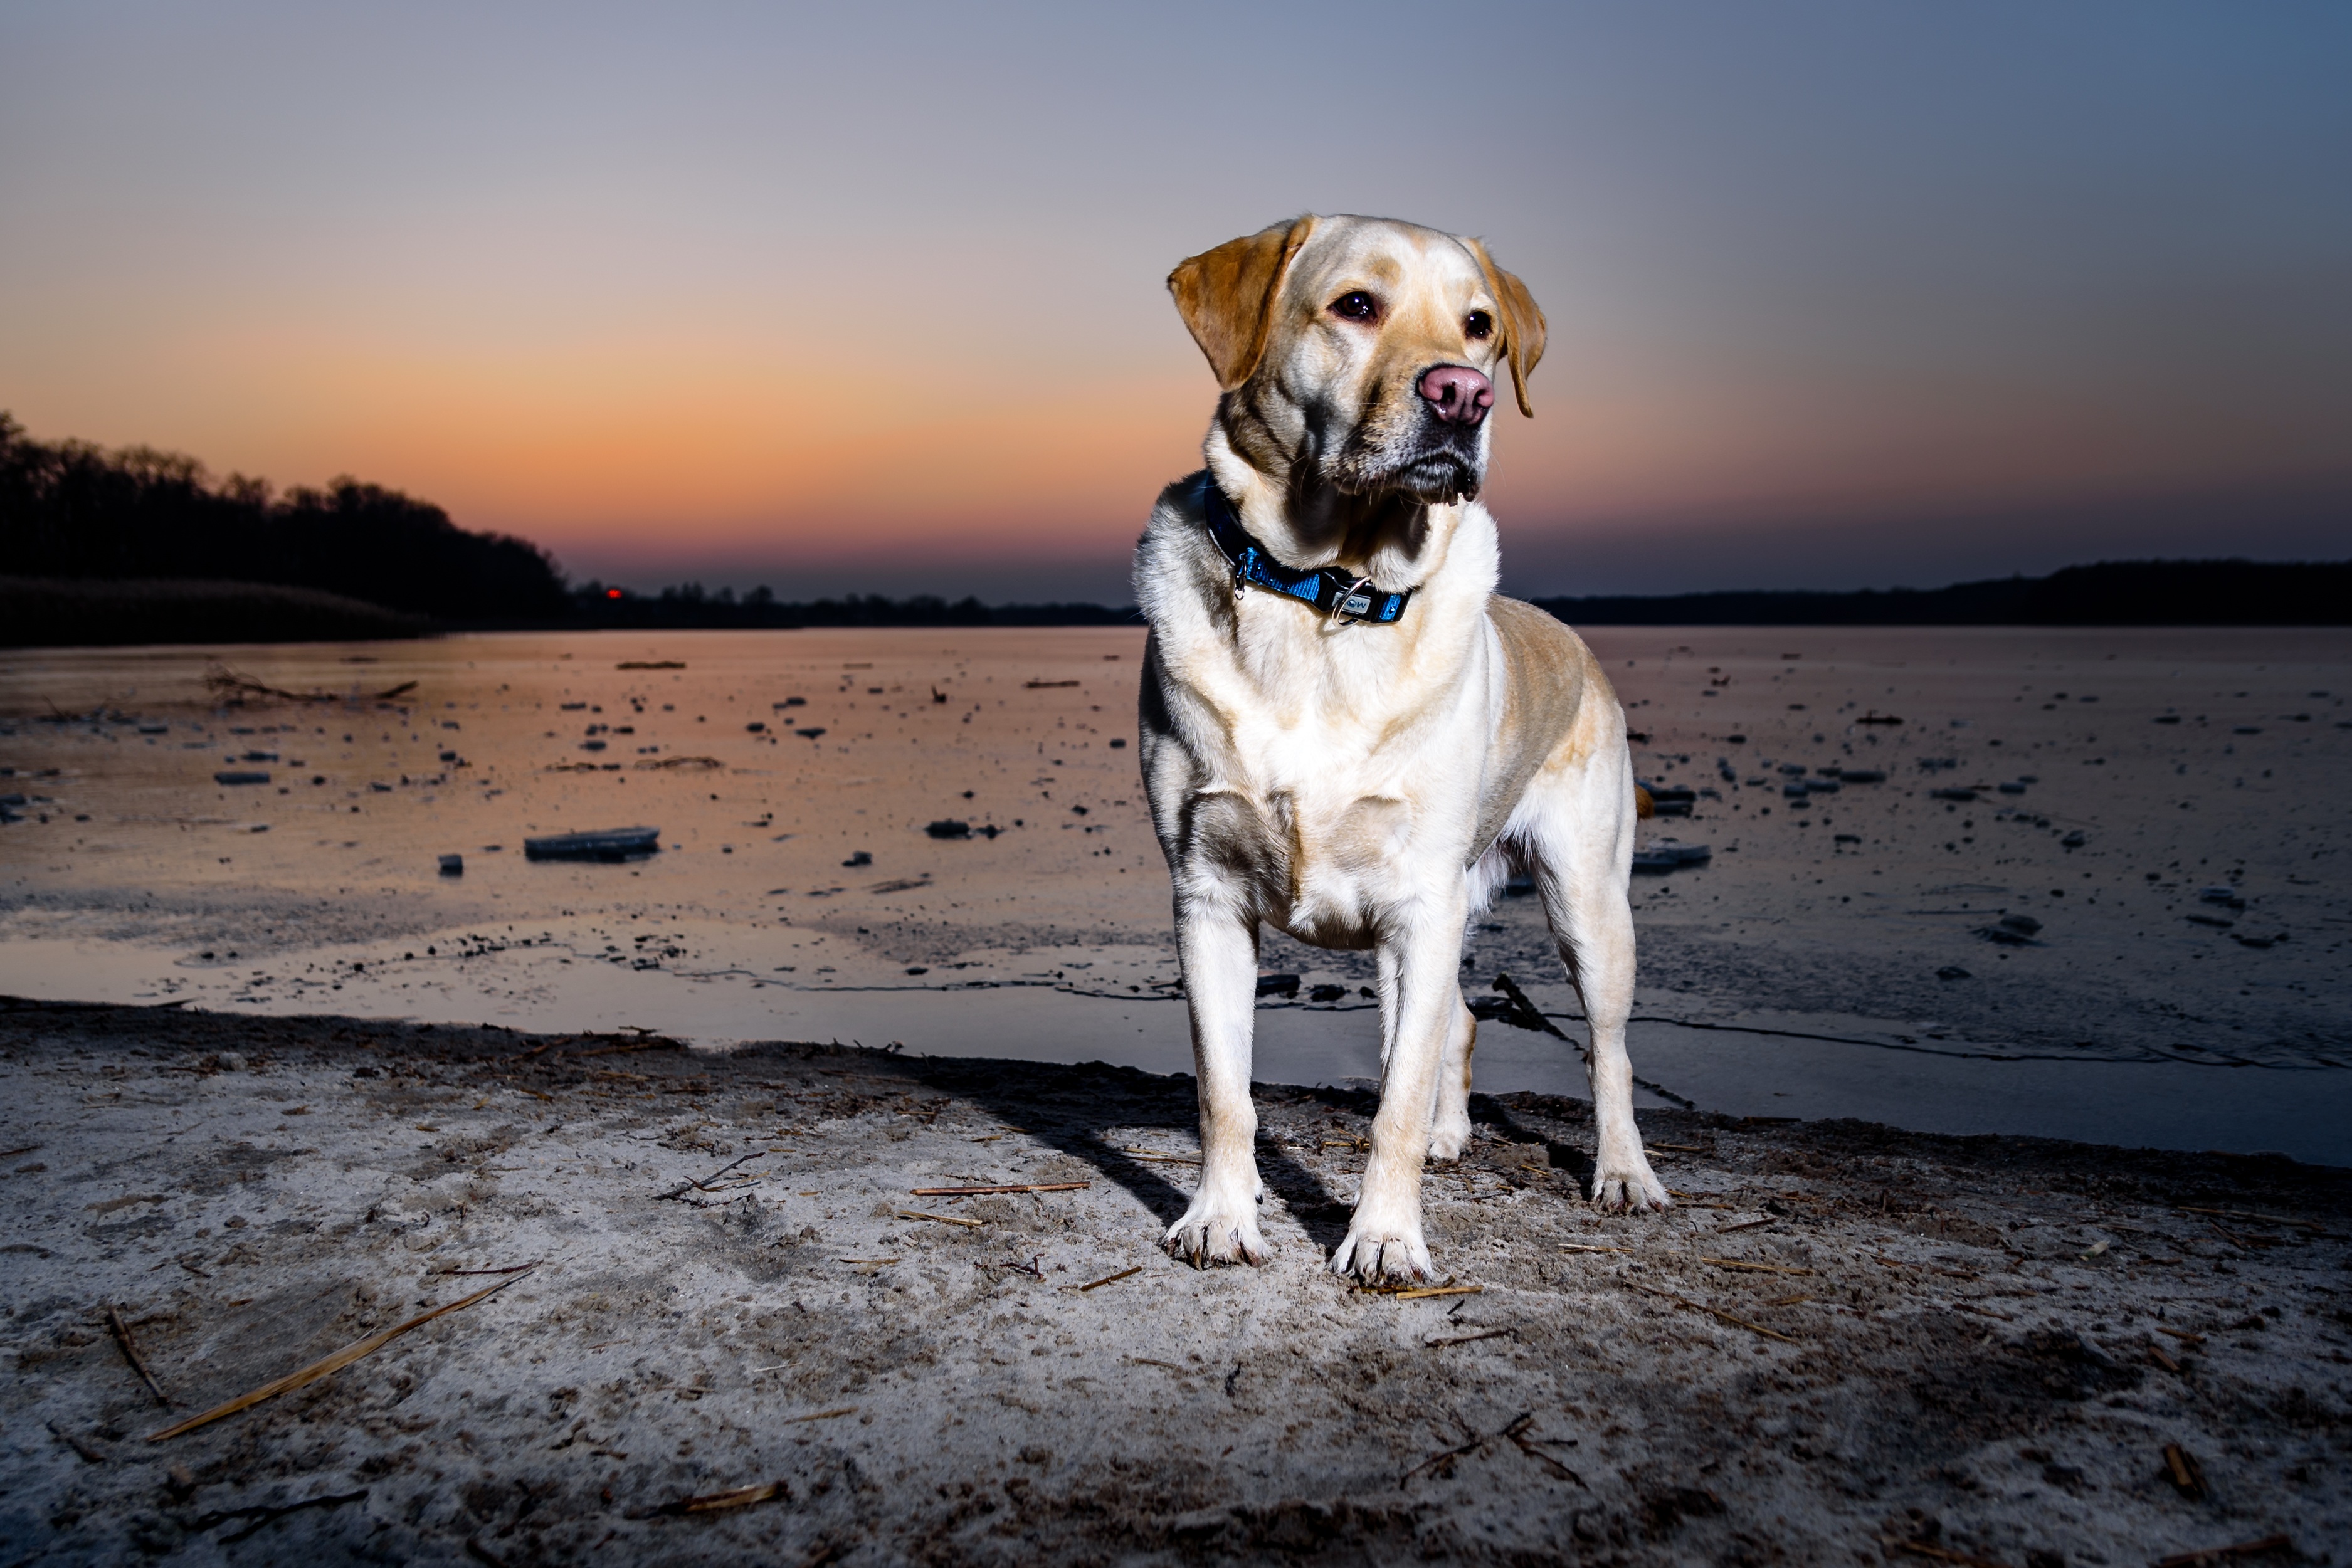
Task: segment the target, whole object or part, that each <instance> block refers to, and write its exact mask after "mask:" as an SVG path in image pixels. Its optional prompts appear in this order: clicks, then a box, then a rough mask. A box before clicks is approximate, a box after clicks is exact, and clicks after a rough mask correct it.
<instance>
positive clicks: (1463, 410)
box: [1417, 365, 1495, 424]
mask: <svg viewBox="0 0 2352 1568" xmlns="http://www.w3.org/2000/svg"><path fill="white" fill-rule="evenodd" d="M1417 390H1418V391H1419V392H1421V395H1422V396H1423V397H1424V398H1427V399H1428V400H1429V406H1430V411H1431V412H1432V413H1435V414H1436V415H1437V417H1438V418H1440V419H1442V420H1444V421H1445V422H1446V423H1448V424H1475V423H1478V422H1479V421H1480V420H1482V419H1484V418H1486V411H1487V410H1488V409H1490V408H1492V407H1494V406H1495V383H1494V382H1490V381H1488V380H1487V379H1486V377H1485V376H1482V375H1480V374H1479V373H1478V372H1477V371H1474V370H1472V369H1471V368H1470V367H1469V366H1467V365H1440V366H1438V367H1437V368H1436V369H1435V370H1433V371H1426V372H1424V373H1423V376H1422V378H1421V383H1420V386H1419V388H1418V389H1417Z"/></svg>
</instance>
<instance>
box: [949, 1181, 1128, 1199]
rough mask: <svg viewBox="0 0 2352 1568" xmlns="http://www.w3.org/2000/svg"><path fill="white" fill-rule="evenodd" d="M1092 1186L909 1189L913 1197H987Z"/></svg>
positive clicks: (1053, 1183) (1052, 1183) (1029, 1184)
mask: <svg viewBox="0 0 2352 1568" xmlns="http://www.w3.org/2000/svg"><path fill="white" fill-rule="evenodd" d="M1090 1186H1094V1183H1092V1182H1090V1181H1029V1182H1013V1183H1011V1184H1009V1185H1007V1186H918V1187H909V1188H908V1189H907V1190H908V1196H909V1197H990V1196H991V1195H992V1194H996V1193H1004V1192H1079V1191H1082V1190H1084V1189H1085V1188H1087V1187H1090Z"/></svg>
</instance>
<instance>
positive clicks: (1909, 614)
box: [1535, 560, 2352, 626]
mask: <svg viewBox="0 0 2352 1568" xmlns="http://www.w3.org/2000/svg"><path fill="white" fill-rule="evenodd" d="M1535 603H1536V604H1537V605H1538V606H1540V607H1541V608H1542V609H1545V610H1548V611H1549V612H1551V613H1552V614H1554V615H1556V616H1558V617H1559V619H1560V620H1562V621H1565V622H1569V623H1570V624H1571V625H1577V626H2343V625H2352V561H2256V560H2110V561H2101V562H2099V563H2098V564H2096V565H2095V566H2070V567H2067V568H2065V569H2064V570H2060V571H2053V572H2052V573H2051V574H2050V575H2049V576H2048V577H2004V578H1994V579H1990V580H1986V581H1982V582H1958V583H1954V584H1953V585H1952V586H1951V587H1949V588H1928V589H1914V588H1890V589H1886V590H1884V591H1882V590H1879V589H1864V590H1862V591H1859V592H1854V593H1812V592H1801V591H1771V592H1727V593H1675V594H1661V595H1633V594H1618V595H1608V596H1601V597H1594V598H1589V599H1538V600H1537V601H1535Z"/></svg>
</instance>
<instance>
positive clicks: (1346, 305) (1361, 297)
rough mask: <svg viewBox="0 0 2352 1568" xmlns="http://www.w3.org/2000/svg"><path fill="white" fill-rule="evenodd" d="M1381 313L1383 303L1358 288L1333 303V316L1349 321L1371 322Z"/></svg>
mask: <svg viewBox="0 0 2352 1568" xmlns="http://www.w3.org/2000/svg"><path fill="white" fill-rule="evenodd" d="M1380 313H1381V302H1380V301H1379V300H1377V299H1375V298H1372V297H1371V296H1370V295H1369V294H1367V293H1365V292H1364V291H1363V290H1362V289H1360V288H1358V289H1355V290H1352V291H1351V292H1349V293H1346V294H1342V295H1341V296H1339V298H1337V299H1334V300H1333V301H1331V314H1332V315H1334V316H1338V317H1341V318H1343V319H1347V320H1349V321H1370V320H1371V319H1373V318H1375V317H1377V316H1378V315H1379V314H1380Z"/></svg>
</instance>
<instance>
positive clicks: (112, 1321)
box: [106, 1305, 172, 1410]
mask: <svg viewBox="0 0 2352 1568" xmlns="http://www.w3.org/2000/svg"><path fill="white" fill-rule="evenodd" d="M106 1326H107V1327H109V1328H110V1329H112V1330H113V1331H114V1343H117V1344H119V1345H121V1347H122V1359H123V1360H125V1361H127V1362H129V1363H130V1364H131V1371H133V1372H135V1373H137V1374H138V1375H139V1381H140V1382H142V1383H144V1384H145V1385H147V1392H148V1393H150V1394H152V1395H153V1396H155V1403H156V1404H158V1405H161V1406H163V1408H164V1409H166V1410H169V1409H170V1408H171V1407H172V1401H171V1397H170V1396H168V1395H166V1394H165V1393H164V1392H163V1387H162V1385H159V1384H157V1383H156V1381H155V1375H154V1374H153V1373H152V1372H150V1371H148V1370H147V1363H146V1360H145V1358H143V1357H142V1356H141V1355H140V1354H139V1342H138V1341H137V1340H135V1339H132V1338H131V1325H130V1324H129V1323H126V1322H123V1321H122V1314H121V1312H116V1311H115V1310H114V1308H113V1307H112V1306H111V1305H110V1306H109V1307H108V1308H107V1309H106Z"/></svg>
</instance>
